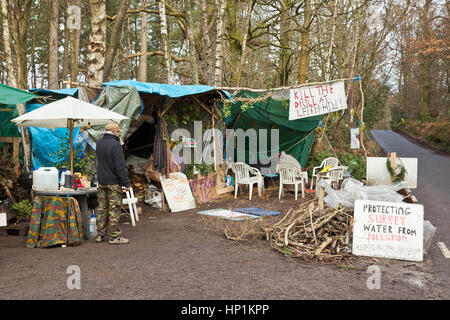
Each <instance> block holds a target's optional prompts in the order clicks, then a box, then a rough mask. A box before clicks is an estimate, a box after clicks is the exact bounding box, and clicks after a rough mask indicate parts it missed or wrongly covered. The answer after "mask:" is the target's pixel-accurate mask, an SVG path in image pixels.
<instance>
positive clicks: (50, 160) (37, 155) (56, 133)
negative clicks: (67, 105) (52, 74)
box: [11, 88, 86, 170]
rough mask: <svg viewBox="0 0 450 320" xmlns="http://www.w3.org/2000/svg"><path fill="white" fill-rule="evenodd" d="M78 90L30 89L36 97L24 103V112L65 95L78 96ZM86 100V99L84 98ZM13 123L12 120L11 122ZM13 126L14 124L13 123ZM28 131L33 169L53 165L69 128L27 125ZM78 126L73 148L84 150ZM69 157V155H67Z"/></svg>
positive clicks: (56, 160) (65, 139) (74, 135)
mask: <svg viewBox="0 0 450 320" xmlns="http://www.w3.org/2000/svg"><path fill="white" fill-rule="evenodd" d="M79 91H80V90H79V89H78V88H67V89H55V90H51V89H30V92H33V93H34V94H35V95H36V96H35V97H37V98H39V99H38V100H37V99H33V100H30V101H29V102H28V103H26V105H25V107H26V112H27V113H28V112H31V111H34V110H36V109H39V108H41V107H42V106H44V104H45V103H50V102H53V101H57V100H60V99H63V98H65V97H70V96H73V97H75V98H80V97H79V93H80V92H79ZM84 101H86V100H84ZM11 124H12V125H14V123H13V122H11ZM14 126H15V125H14ZM27 129H28V131H29V132H30V135H31V141H32V143H31V165H32V167H33V169H35V170H36V169H39V168H40V167H53V166H54V165H55V163H56V162H58V161H59V160H60V159H57V156H56V154H57V152H58V151H59V150H60V148H61V143H65V142H66V141H67V139H68V138H69V129H67V128H51V127H49V128H39V127H28V128H27ZM79 132H80V128H74V131H73V137H72V143H73V146H74V148H75V149H82V150H84V145H85V143H83V141H81V140H80V139H79V135H78V134H79ZM67 157H69V155H67Z"/></svg>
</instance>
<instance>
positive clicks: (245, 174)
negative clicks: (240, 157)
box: [231, 162, 264, 200]
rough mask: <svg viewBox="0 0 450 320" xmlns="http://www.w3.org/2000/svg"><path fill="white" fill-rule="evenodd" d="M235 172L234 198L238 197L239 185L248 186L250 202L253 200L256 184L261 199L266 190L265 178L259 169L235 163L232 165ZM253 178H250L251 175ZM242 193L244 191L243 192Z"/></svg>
mask: <svg viewBox="0 0 450 320" xmlns="http://www.w3.org/2000/svg"><path fill="white" fill-rule="evenodd" d="M231 170H233V172H234V175H235V179H234V197H235V198H236V197H237V192H238V186H239V184H248V187H249V198H248V199H249V200H252V192H253V185H254V184H255V183H256V184H257V186H258V195H259V196H260V197H261V192H262V189H263V188H264V178H263V177H262V176H261V172H259V170H258V169H256V168H253V167H250V166H249V165H248V164H246V163H243V162H234V163H233V164H232V165H231ZM251 174H252V175H253V176H250V175H251ZM241 193H242V190H241Z"/></svg>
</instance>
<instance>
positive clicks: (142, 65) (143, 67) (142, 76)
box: [127, 0, 148, 82]
mask: <svg viewBox="0 0 450 320" xmlns="http://www.w3.org/2000/svg"><path fill="white" fill-rule="evenodd" d="M142 6H143V7H145V6H147V1H146V0H143V1H142ZM141 17H142V22H141V52H147V37H148V35H147V12H145V11H143V12H142V13H141ZM127 61H128V59H127ZM137 79H138V81H143V82H146V81H147V55H146V54H143V55H142V56H140V57H139V67H138V72H137Z"/></svg>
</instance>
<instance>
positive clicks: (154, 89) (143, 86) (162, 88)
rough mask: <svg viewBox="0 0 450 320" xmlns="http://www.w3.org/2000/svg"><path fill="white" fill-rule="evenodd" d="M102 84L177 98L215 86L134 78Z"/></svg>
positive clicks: (229, 97) (206, 90)
mask: <svg viewBox="0 0 450 320" xmlns="http://www.w3.org/2000/svg"><path fill="white" fill-rule="evenodd" d="M103 85H104V86H117V87H123V86H131V87H135V88H136V89H137V91H138V92H142V93H152V94H158V95H160V96H168V97H170V98H179V97H183V96H189V95H194V94H200V93H204V92H208V91H212V90H216V88H214V87H211V86H205V85H179V84H164V83H151V82H140V81H135V80H117V81H113V82H105V83H103ZM221 91H222V92H223V93H224V94H225V95H226V96H227V97H228V99H231V95H230V94H229V93H228V92H227V91H224V90H221Z"/></svg>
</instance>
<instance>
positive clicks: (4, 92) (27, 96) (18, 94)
mask: <svg viewBox="0 0 450 320" xmlns="http://www.w3.org/2000/svg"><path fill="white" fill-rule="evenodd" d="M35 97H37V96H36V95H35V94H32V93H29V92H27V91H24V90H20V89H17V88H13V87H9V86H6V85H4V84H0V105H2V104H3V105H16V104H21V103H25V102H27V101H29V100H31V99H33V98H35Z"/></svg>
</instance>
